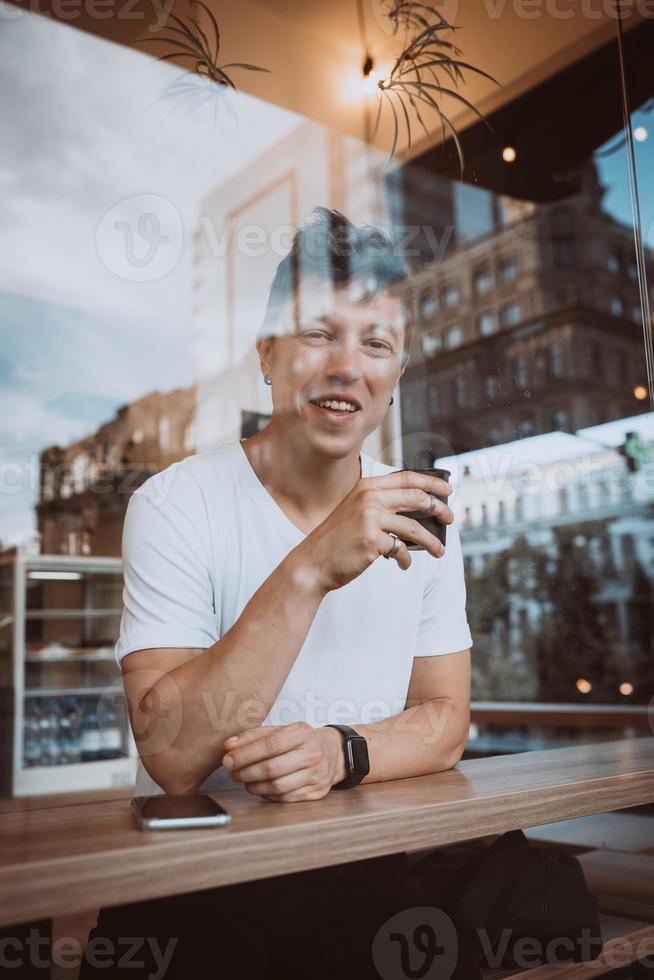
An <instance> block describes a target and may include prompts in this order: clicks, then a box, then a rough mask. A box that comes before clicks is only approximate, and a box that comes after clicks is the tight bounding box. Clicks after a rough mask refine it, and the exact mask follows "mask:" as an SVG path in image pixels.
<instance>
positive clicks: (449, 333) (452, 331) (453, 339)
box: [445, 325, 463, 350]
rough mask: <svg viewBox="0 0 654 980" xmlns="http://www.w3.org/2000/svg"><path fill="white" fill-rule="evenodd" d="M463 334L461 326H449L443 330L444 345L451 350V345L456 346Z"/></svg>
mask: <svg viewBox="0 0 654 980" xmlns="http://www.w3.org/2000/svg"><path fill="white" fill-rule="evenodd" d="M462 339H463V335H462V333H461V327H459V326H458V325H455V326H453V327H449V328H448V329H447V330H446V331H445V346H446V347H447V348H448V349H449V350H451V349H452V348H453V347H458V346H459V345H460V344H461V341H462Z"/></svg>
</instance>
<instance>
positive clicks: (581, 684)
mask: <svg viewBox="0 0 654 980" xmlns="http://www.w3.org/2000/svg"><path fill="white" fill-rule="evenodd" d="M592 689H593V685H592V684H591V682H590V681H587V680H586V678H585V677H580V678H579V680H578V681H577V690H578V691H579V693H580V694H590V692H591V691H592Z"/></svg>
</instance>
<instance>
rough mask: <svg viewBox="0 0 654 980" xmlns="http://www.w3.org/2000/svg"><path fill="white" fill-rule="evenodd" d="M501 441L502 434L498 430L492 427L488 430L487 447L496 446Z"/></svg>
mask: <svg viewBox="0 0 654 980" xmlns="http://www.w3.org/2000/svg"><path fill="white" fill-rule="evenodd" d="M501 439H502V432H501V430H500V429H496V428H494V427H493V428H492V429H489V430H488V436H487V440H488V444H489V445H491V446H496V445H497V444H498V442H500V441H501Z"/></svg>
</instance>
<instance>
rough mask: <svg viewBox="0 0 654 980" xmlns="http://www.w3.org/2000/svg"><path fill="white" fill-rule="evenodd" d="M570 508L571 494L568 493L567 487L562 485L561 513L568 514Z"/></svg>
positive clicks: (560, 495)
mask: <svg viewBox="0 0 654 980" xmlns="http://www.w3.org/2000/svg"><path fill="white" fill-rule="evenodd" d="M569 510H570V494H569V493H568V488H567V487H561V489H560V490H559V513H560V514H567V513H568V511H569Z"/></svg>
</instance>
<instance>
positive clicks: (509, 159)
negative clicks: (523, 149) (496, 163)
mask: <svg viewBox="0 0 654 980" xmlns="http://www.w3.org/2000/svg"><path fill="white" fill-rule="evenodd" d="M517 155H518V154H517V153H516V150H515V147H514V146H505V147H504V149H503V150H502V159H503V160H504V162H505V163H513V162H514V160H515V158H516V157H517Z"/></svg>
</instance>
